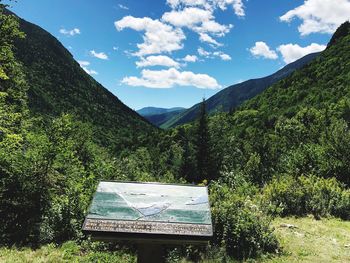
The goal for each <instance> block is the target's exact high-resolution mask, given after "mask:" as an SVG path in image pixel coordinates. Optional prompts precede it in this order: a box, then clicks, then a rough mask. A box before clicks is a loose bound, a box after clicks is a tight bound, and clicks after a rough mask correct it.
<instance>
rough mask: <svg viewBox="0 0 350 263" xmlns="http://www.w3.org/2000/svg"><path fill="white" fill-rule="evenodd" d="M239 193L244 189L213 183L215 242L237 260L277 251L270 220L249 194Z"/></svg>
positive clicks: (212, 200) (214, 243) (212, 201)
mask: <svg viewBox="0 0 350 263" xmlns="http://www.w3.org/2000/svg"><path fill="white" fill-rule="evenodd" d="M236 190H237V191H236ZM239 192H242V191H239V189H231V188H230V187H228V186H226V185H219V184H215V185H212V186H211V204H212V217H213V218H212V220H213V226H214V240H213V245H214V246H219V247H221V248H222V250H224V251H225V252H226V254H227V255H228V256H231V257H234V258H236V259H245V258H250V257H257V256H259V255H261V254H262V253H266V252H275V251H276V249H277V248H278V242H277V239H276V237H275V236H274V234H273V229H271V228H270V221H269V220H268V218H267V217H266V216H265V215H264V214H263V213H262V211H260V209H259V207H258V206H257V205H255V204H254V203H253V202H252V201H251V200H250V198H249V197H248V196H244V195H240V194H238V193H239Z"/></svg>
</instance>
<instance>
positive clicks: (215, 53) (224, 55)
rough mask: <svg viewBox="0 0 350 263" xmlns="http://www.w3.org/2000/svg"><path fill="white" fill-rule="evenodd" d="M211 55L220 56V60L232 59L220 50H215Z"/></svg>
mask: <svg viewBox="0 0 350 263" xmlns="http://www.w3.org/2000/svg"><path fill="white" fill-rule="evenodd" d="M213 55H214V56H217V57H219V58H221V60H224V61H228V60H232V58H231V56H230V55H228V54H225V53H223V52H221V51H216V52H214V53H213Z"/></svg>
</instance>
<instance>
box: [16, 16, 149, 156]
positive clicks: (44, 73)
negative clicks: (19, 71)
mask: <svg viewBox="0 0 350 263" xmlns="http://www.w3.org/2000/svg"><path fill="white" fill-rule="evenodd" d="M19 24H20V30H21V31H22V32H24V33H25V34H26V37H25V38H22V39H19V40H17V41H15V43H14V44H15V47H14V51H15V57H16V59H17V61H19V62H20V63H21V64H22V65H23V71H24V73H25V75H26V80H27V85H28V106H29V110H30V112H31V113H32V114H33V115H34V116H40V117H45V118H47V117H49V118H51V117H58V116H60V115H61V114H63V113H64V114H72V115H74V116H75V117H76V119H78V120H80V121H82V122H85V123H90V124H91V127H92V130H93V133H94V140H95V141H96V142H98V143H99V144H100V145H103V146H108V147H109V148H111V150H113V151H114V152H120V151H122V149H123V148H131V147H134V146H135V145H138V144H140V143H142V142H143V140H144V139H145V138H144V137H145V136H146V134H147V133H150V132H153V131H154V130H155V128H153V127H152V126H151V125H150V124H149V123H148V122H147V121H146V120H145V119H143V118H142V117H140V116H139V115H138V114H137V113H136V112H134V111H133V110H131V109H130V108H128V107H127V106H125V105H124V104H123V103H122V102H121V101H120V100H119V99H118V98H117V97H116V96H114V95H113V94H112V93H111V92H109V91H108V90H107V89H105V88H104V87H103V86H102V85H101V84H99V83H98V82H97V81H95V80H94V79H93V78H92V77H91V76H89V75H88V74H86V73H85V71H84V70H83V69H82V68H81V67H80V66H79V64H78V62H76V61H75V60H74V59H73V56H72V55H71V54H70V52H69V51H68V50H67V49H65V48H64V47H63V45H62V44H61V43H60V42H59V41H58V40H57V39H56V38H55V37H53V36H52V35H51V34H49V33H48V32H46V31H44V30H43V29H41V28H40V27H38V26H36V25H34V24H31V23H29V22H27V21H25V20H23V19H19Z"/></svg>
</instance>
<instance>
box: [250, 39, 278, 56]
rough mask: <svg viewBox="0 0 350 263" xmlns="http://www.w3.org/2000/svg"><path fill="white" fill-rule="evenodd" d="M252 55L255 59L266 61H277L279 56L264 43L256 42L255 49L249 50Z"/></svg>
mask: <svg viewBox="0 0 350 263" xmlns="http://www.w3.org/2000/svg"><path fill="white" fill-rule="evenodd" d="M249 51H250V53H251V54H252V55H253V56H255V57H262V58H266V59H277V58H278V55H277V54H276V52H275V51H273V50H271V49H270V47H269V46H268V45H267V44H266V43H265V42H262V41H259V42H255V45H254V47H252V48H250V49H249Z"/></svg>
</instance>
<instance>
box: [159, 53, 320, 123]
mask: <svg viewBox="0 0 350 263" xmlns="http://www.w3.org/2000/svg"><path fill="white" fill-rule="evenodd" d="M318 54H319V53H313V54H309V55H306V56H305V57H303V58H301V59H299V60H297V61H295V62H293V63H291V64H288V65H287V66H285V67H284V68H283V69H281V70H279V71H277V72H276V73H274V74H272V75H270V76H267V77H264V78H259V79H251V80H248V81H244V82H242V83H239V84H235V85H232V86H230V87H227V88H225V89H223V90H222V91H220V92H218V93H217V94H215V95H214V96H212V97H210V98H209V99H208V100H207V111H208V113H209V114H214V113H218V112H229V111H230V110H232V109H234V108H236V107H238V106H239V105H241V104H242V103H244V102H245V101H247V100H249V99H251V98H253V97H254V96H256V95H258V94H260V93H261V92H263V91H264V90H265V89H266V88H268V87H270V86H271V85H272V84H274V83H276V82H278V81H279V80H281V79H283V78H285V77H287V76H289V75H290V74H291V73H293V72H294V71H295V70H297V69H300V68H302V67H303V66H305V65H306V64H308V63H309V62H310V61H312V60H313V59H314V58H315V57H317V55H318ZM199 108H200V104H196V105H194V106H193V107H191V108H190V109H188V110H186V111H184V112H181V113H180V114H178V115H176V116H174V117H173V118H171V119H170V120H168V121H167V122H165V123H163V124H162V125H161V127H162V128H170V127H175V126H178V125H181V124H184V123H189V122H191V121H193V120H195V119H196V118H197V116H198V113H199Z"/></svg>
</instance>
